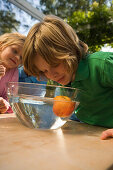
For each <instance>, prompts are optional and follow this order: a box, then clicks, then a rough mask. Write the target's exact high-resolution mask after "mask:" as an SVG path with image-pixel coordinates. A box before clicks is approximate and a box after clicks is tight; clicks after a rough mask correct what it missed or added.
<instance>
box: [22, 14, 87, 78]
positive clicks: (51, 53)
mask: <svg viewBox="0 0 113 170" xmlns="http://www.w3.org/2000/svg"><path fill="white" fill-rule="evenodd" d="M87 50H88V46H87V45H86V44H85V43H84V42H82V41H80V40H79V38H78V36H77V35H76V33H75V31H74V30H73V29H72V27H70V26H69V25H68V24H67V23H66V22H64V21H63V20H62V19H60V18H59V17H56V16H52V15H48V16H46V17H45V18H44V20H43V21H42V22H40V23H37V24H35V25H34V26H33V27H32V28H31V30H30V31H29V33H28V36H27V38H26V41H25V44H24V49H23V63H24V67H25V70H26V72H27V73H28V74H30V75H34V76H39V75H40V71H39V70H38V68H36V66H35V63H34V58H35V57H38V55H39V56H41V57H42V58H43V59H45V61H46V62H47V63H48V64H50V65H51V66H53V67H54V66H57V65H58V64H59V63H61V62H64V64H65V65H66V67H67V69H68V70H69V71H71V72H72V73H73V72H75V71H76V68H77V66H78V63H79V61H80V59H81V58H83V57H84V56H85V55H86V53H87Z"/></svg>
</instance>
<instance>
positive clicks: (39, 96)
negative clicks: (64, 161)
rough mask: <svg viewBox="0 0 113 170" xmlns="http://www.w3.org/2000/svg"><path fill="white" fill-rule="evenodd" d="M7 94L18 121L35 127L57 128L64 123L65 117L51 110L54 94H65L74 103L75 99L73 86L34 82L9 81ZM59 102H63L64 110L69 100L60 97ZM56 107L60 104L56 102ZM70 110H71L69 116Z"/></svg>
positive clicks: (75, 90) (75, 91)
mask: <svg viewBox="0 0 113 170" xmlns="http://www.w3.org/2000/svg"><path fill="white" fill-rule="evenodd" d="M7 94H8V100H9V103H10V105H11V107H12V110H13V112H14V113H15V114H16V116H17V118H18V119H19V120H20V122H21V123H22V124H23V125H25V126H27V127H30V128H36V129H57V128H60V127H61V126H63V125H64V124H65V123H66V121H67V118H64V117H63V116H62V117H59V116H57V115H56V114H55V113H54V112H53V105H54V103H55V97H56V96H67V97H69V98H70V99H71V102H75V103H76V100H77V89H75V88H69V87H63V86H54V85H45V84H36V83H21V82H9V83H8V89H7ZM57 102H58V101H57ZM59 102H60V104H61V103H62V102H63V103H64V102H65V103H64V104H66V105H65V106H66V107H65V110H66V108H67V104H68V103H69V102H70V101H64V100H61V99H60V101H59ZM66 102H67V103H66ZM58 107H61V106H59V104H58ZM75 107H76V104H75ZM56 109H57V108H56ZM72 112H73V110H72V111H71V113H70V115H69V116H71V114H72Z"/></svg>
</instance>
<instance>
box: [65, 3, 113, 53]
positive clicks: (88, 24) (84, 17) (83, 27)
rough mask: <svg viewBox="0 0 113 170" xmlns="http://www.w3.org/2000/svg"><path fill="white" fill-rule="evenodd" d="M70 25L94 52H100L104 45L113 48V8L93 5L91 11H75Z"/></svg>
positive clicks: (70, 19) (69, 19)
mask: <svg viewBox="0 0 113 170" xmlns="http://www.w3.org/2000/svg"><path fill="white" fill-rule="evenodd" d="M68 23H69V24H70V25H71V26H72V27H73V28H74V29H75V31H76V32H77V35H78V36H79V38H80V39H81V40H82V41H84V42H85V43H87V44H88V46H89V50H90V51H92V52H95V51H99V50H100V48H101V47H102V46H103V45H104V44H108V45H110V46H111V47H113V8H112V7H107V6H106V5H98V4H96V3H93V4H92V6H91V8H90V11H87V13H86V12H84V11H81V10H78V11H75V12H74V13H73V15H72V16H71V17H68Z"/></svg>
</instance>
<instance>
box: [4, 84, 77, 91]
mask: <svg viewBox="0 0 113 170" xmlns="http://www.w3.org/2000/svg"><path fill="white" fill-rule="evenodd" d="M9 85H18V86H19V87H21V86H22V85H33V86H34V87H35V88H36V86H39V87H41V86H43V87H54V88H55V87H57V88H61V89H70V90H78V88H74V87H67V86H63V85H48V84H39V83H27V82H8V83H7V87H9ZM34 87H33V88H34ZM26 88H28V87H26Z"/></svg>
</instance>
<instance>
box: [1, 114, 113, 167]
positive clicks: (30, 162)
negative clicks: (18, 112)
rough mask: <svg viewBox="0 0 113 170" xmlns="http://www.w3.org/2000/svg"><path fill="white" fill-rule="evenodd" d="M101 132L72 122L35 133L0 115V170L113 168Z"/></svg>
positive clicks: (110, 144) (111, 150) (110, 147)
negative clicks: (101, 138)
mask: <svg viewBox="0 0 113 170" xmlns="http://www.w3.org/2000/svg"><path fill="white" fill-rule="evenodd" d="M103 130H104V128H100V127H96V126H90V125H87V124H82V123H78V122H75V121H69V122H67V123H66V124H65V125H64V126H63V127H62V128H61V129H58V130H35V129H30V128H27V127H25V126H23V125H21V124H20V122H19V121H18V120H17V118H16V117H15V115H14V114H4V115H3V114H1V115H0V170H107V169H108V168H109V167H110V166H111V165H113V139H109V140H100V134H101V132H102V131H103Z"/></svg>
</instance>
